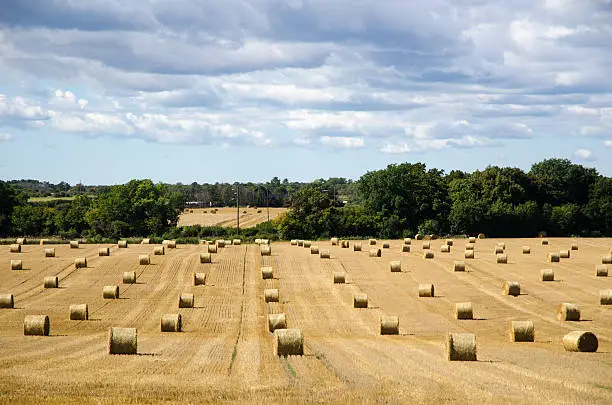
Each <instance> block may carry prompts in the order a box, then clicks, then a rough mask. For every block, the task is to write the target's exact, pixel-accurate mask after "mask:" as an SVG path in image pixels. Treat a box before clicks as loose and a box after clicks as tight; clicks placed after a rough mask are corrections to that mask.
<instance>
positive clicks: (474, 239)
mask: <svg viewBox="0 0 612 405" xmlns="http://www.w3.org/2000/svg"><path fill="white" fill-rule="evenodd" d="M468 243H476V238H475V237H473V236H470V237H469V238H468Z"/></svg>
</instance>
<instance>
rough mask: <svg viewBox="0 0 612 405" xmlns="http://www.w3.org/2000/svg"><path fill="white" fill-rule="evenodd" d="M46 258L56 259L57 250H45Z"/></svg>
mask: <svg viewBox="0 0 612 405" xmlns="http://www.w3.org/2000/svg"><path fill="white" fill-rule="evenodd" d="M45 257H55V248H47V249H45Z"/></svg>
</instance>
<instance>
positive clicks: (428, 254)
mask: <svg viewBox="0 0 612 405" xmlns="http://www.w3.org/2000/svg"><path fill="white" fill-rule="evenodd" d="M433 258H434V254H433V252H432V251H427V252H425V253H423V259H433Z"/></svg>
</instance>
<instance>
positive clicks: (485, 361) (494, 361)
mask: <svg viewBox="0 0 612 405" xmlns="http://www.w3.org/2000/svg"><path fill="white" fill-rule="evenodd" d="M476 362H478V363H503V361H502V360H480V359H479V360H476Z"/></svg>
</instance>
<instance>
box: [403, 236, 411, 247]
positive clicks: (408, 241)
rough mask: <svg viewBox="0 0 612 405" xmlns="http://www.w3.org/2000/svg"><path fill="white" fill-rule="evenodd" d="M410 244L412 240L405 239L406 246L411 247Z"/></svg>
mask: <svg viewBox="0 0 612 405" xmlns="http://www.w3.org/2000/svg"><path fill="white" fill-rule="evenodd" d="M410 244H412V239H410V238H404V245H410Z"/></svg>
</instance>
